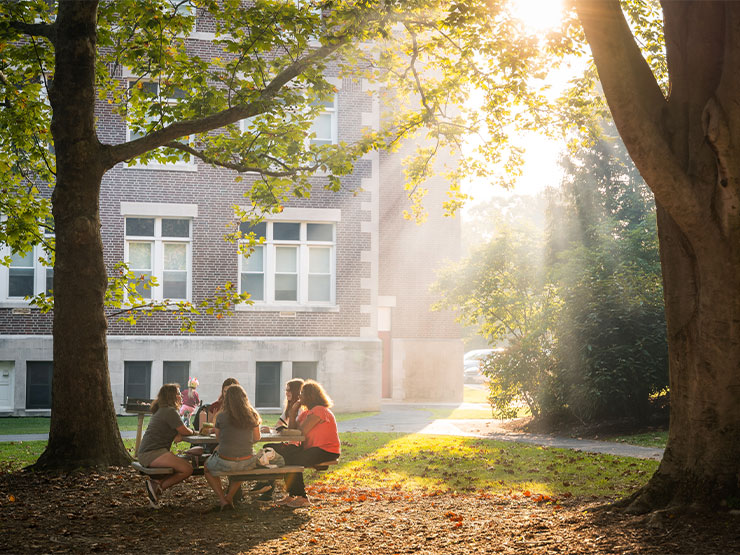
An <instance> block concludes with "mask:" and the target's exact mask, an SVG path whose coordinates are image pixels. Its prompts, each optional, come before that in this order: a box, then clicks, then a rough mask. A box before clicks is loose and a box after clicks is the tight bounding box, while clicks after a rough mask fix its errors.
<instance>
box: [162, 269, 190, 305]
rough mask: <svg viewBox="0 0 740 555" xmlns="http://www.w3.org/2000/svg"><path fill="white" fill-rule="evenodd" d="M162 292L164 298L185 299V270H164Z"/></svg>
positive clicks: (186, 277)
mask: <svg viewBox="0 0 740 555" xmlns="http://www.w3.org/2000/svg"><path fill="white" fill-rule="evenodd" d="M163 277H164V279H163V282H162V287H164V289H163V290H162V293H163V295H164V298H165V299H185V298H187V296H188V282H187V280H188V273H187V272H164V276H163Z"/></svg>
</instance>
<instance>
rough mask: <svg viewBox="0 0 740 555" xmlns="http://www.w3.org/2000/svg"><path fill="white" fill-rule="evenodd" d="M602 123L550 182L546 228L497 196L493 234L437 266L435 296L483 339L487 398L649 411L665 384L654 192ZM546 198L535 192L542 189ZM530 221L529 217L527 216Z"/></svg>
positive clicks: (585, 411) (578, 412) (586, 409)
mask: <svg viewBox="0 0 740 555" xmlns="http://www.w3.org/2000/svg"><path fill="white" fill-rule="evenodd" d="M611 130H612V129H611V128H610V126H609V125H608V124H604V125H602V126H599V127H598V128H597V129H595V130H593V131H590V132H589V136H590V137H592V138H597V137H598V139H594V141H593V142H592V146H590V147H589V148H582V149H580V150H579V151H578V153H576V154H572V155H570V157H566V158H564V159H563V161H562V165H563V168H564V171H565V176H564V179H563V186H562V190H561V191H560V192H559V193H557V192H555V191H550V192H547V193H546V194H545V195H543V197H542V198H543V199H545V200H546V202H547V210H546V213H547V218H546V222H545V223H546V225H545V226H544V228H545V229H544V230H542V228H537V227H535V226H533V225H532V221H533V220H532V214H531V213H532V211H531V210H527V212H526V215H525V216H522V217H523V220H524V222H520V223H519V224H515V223H510V222H512V220H513V219H514V218H515V214H516V212H515V211H512V207H514V208H515V207H517V206H519V207H522V208H524V207H531V206H532V205H533V203H531V202H530V203H521V202H519V201H517V200H516V199H515V202H513V203H512V201H505V202H504V203H502V205H501V206H500V207H499V208H498V209H495V208H491V207H487V209H486V213H488V214H497V215H498V216H499V217H500V220H499V221H498V222H497V223H496V224H495V225H493V226H489V230H491V231H489V233H490V234H491V238H490V240H489V241H488V242H487V243H486V244H484V245H482V246H480V247H479V248H478V249H475V250H473V251H472V253H471V254H470V256H468V257H467V258H466V259H465V260H463V261H462V262H460V263H459V264H457V265H456V266H451V267H449V268H448V269H446V270H445V271H443V272H441V273H440V275H439V278H438V281H437V283H436V285H435V287H436V289H435V291H436V292H437V293H438V294H439V295H440V302H439V303H438V305H437V306H438V307H447V308H455V309H457V310H458V314H459V320H460V321H461V322H463V323H465V324H467V325H468V326H470V327H475V328H477V329H478V330H479V333H480V334H481V335H483V336H484V337H485V338H486V339H487V341H488V342H489V343H490V344H491V345H494V344H497V342H498V341H500V340H502V339H505V340H506V342H507V347H506V349H505V350H503V351H501V352H496V353H494V354H492V355H491V356H490V357H488V359H487V360H486V361H484V363H483V368H484V374H485V375H486V376H487V377H488V379H489V382H488V383H489V402H490V404H491V407H492V409H493V411H494V414H496V415H498V416H500V417H504V416H506V415H507V414H508V413H509V411H510V410H513V408H514V406H515V404H516V403H517V402H522V403H525V404H526V405H527V407H528V408H529V410H530V412H531V414H532V415H533V416H535V417H539V416H543V415H545V416H553V415H557V414H560V413H562V412H567V413H569V414H570V415H572V416H575V417H577V418H579V419H581V420H583V421H586V420H589V421H590V420H595V419H600V418H610V417H621V416H631V417H634V418H637V419H639V420H642V421H644V420H646V419H647V418H648V416H649V412H650V399H651V397H652V396H653V395H654V394H656V393H658V392H660V391H663V390H664V389H665V388H666V387H667V366H668V362H667V347H666V336H665V318H664V315H663V291H662V285H661V273H660V261H659V256H658V242H657V230H656V222H655V213H654V205H653V201H652V197H651V195H650V193H649V191H648V189H647V187H646V185H645V184H644V182H643V181H642V179H641V178H640V176H639V174H638V173H637V171H636V170H635V168H634V166H633V165H632V163H631V162H630V160H629V158H628V156H627V153H626V151H625V149H624V146H623V145H622V143H621V142H620V141H619V140H618V139H617V140H615V139H612V138H610V137H609V136H608V133H609V131H611ZM540 202H542V200H540ZM535 221H536V220H535Z"/></svg>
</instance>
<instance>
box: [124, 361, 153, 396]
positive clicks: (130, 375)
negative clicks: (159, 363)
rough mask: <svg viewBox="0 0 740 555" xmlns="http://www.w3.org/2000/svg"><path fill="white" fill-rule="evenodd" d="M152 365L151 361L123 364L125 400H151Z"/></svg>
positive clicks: (126, 362) (125, 362)
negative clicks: (129, 398) (128, 398)
mask: <svg viewBox="0 0 740 555" xmlns="http://www.w3.org/2000/svg"><path fill="white" fill-rule="evenodd" d="M151 374H152V363H151V361H149V360H142V361H139V360H137V361H130V360H127V361H124V363H123V400H124V402H125V401H126V398H127V397H131V398H132V399H151V397H150V396H149V391H150V389H151Z"/></svg>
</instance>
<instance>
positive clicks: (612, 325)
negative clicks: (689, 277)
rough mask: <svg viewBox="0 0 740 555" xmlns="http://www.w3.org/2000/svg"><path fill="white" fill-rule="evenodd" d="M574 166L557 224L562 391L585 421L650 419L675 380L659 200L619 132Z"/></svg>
mask: <svg viewBox="0 0 740 555" xmlns="http://www.w3.org/2000/svg"><path fill="white" fill-rule="evenodd" d="M565 168H566V178H565V180H564V183H563V193H562V196H561V198H560V206H559V208H560V210H559V211H558V212H559V214H558V215H559V218H558V220H557V222H555V221H553V222H552V223H551V226H552V228H555V227H556V226H557V228H558V229H559V230H560V231H559V234H558V235H557V236H555V233H553V234H552V236H554V237H553V242H552V244H551V255H552V256H553V258H554V260H553V271H554V276H555V277H554V279H555V280H556V282H557V283H558V284H559V296H560V297H561V299H562V310H561V311H560V314H559V319H558V323H557V332H556V335H557V338H558V340H557V359H558V361H559V364H560V370H559V372H558V380H557V385H556V389H557V397H558V399H559V402H560V403H561V404H562V405H563V406H567V407H568V409H569V411H570V412H571V413H572V414H574V415H575V416H577V417H578V418H580V419H581V420H594V419H599V418H610V417H620V416H632V417H634V418H636V419H638V420H641V421H645V420H646V419H647V418H648V416H649V412H650V397H651V396H652V395H653V394H655V393H657V392H659V391H661V390H663V389H665V388H666V387H667V386H668V352H667V345H666V335H665V317H664V307H663V288H662V278H661V269H660V259H659V255H658V237H657V229H656V221H655V213H654V204H653V201H652V198H651V195H650V193H649V191H648V189H647V186H646V185H645V183H644V182H643V181H642V178H641V177H640V176H639V174H638V173H637V171H636V169H635V168H634V166H633V165H632V163H631V161H630V160H629V158H628V156H627V153H626V150H625V149H624V146H623V144H622V143H621V141H619V140H614V139H609V138H608V137H603V138H602V139H601V140H599V141H598V142H597V143H595V145H594V147H593V148H591V149H588V150H583V151H582V152H581V153H580V154H579V155H578V156H572V157H571V158H570V159H569V160H567V161H565ZM558 244H560V245H563V247H562V248H561V247H558Z"/></svg>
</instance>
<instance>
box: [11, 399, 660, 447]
mask: <svg viewBox="0 0 740 555" xmlns="http://www.w3.org/2000/svg"><path fill="white" fill-rule="evenodd" d="M435 408H436V409H456V408H461V409H470V408H473V409H481V408H482V409H486V410H487V409H488V406H487V405H476V404H471V403H463V404H438V405H428V404H424V405H420V404H396V403H383V405H382V407H381V411H380V412H379V413H378V414H376V415H374V416H368V417H365V418H356V419H354V420H346V421H344V422H340V423H339V431H340V432H399V433H404V434H411V433H416V434H430V435H447V436H462V437H476V438H482V439H495V440H499V441H513V442H517V443H526V444H530V445H540V446H544V447H558V448H562V449H572V450H575V451H584V452H588V453H604V454H607V455H617V456H620V457H634V458H638V459H653V460H660V459H661V458H662V457H663V450H662V449H658V448H652V447H639V446H636V445H627V444H626V443H615V442H610V441H595V440H588V439H576V438H567V437H557V436H552V435H546V434H526V433H516V432H509V431H506V430H504V429H503V428H501V427H500V426H498V425H496V423H497V422H499V421H491V420H490V419H488V420H439V419H434V417H433V413H432V411H431V410H430V409H435ZM484 428H487V430H486V432H485V433H483V432H482V431H481V430H482V429H484ZM121 437H123V438H124V439H134V438H135V437H136V432H135V431H125V432H121ZM47 439H49V434H20V435H0V442H8V441H43V440H47Z"/></svg>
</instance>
